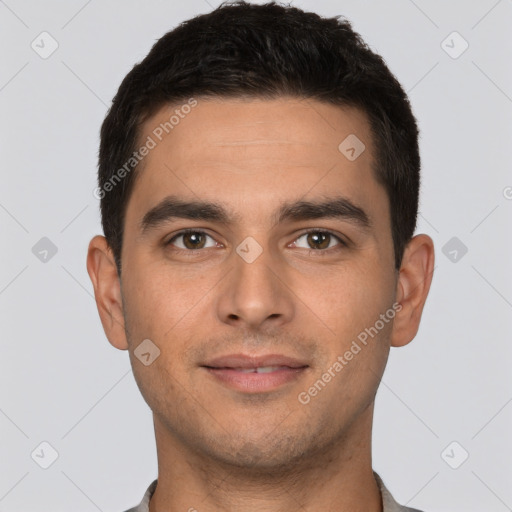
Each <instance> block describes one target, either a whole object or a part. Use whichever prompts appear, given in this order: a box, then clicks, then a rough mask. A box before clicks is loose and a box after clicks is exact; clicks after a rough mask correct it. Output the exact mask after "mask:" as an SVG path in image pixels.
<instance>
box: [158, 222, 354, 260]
mask: <svg viewBox="0 0 512 512" xmlns="http://www.w3.org/2000/svg"><path fill="white" fill-rule="evenodd" d="M189 233H194V234H200V235H206V236H209V237H210V238H212V239H213V237H212V236H211V235H209V234H208V233H206V232H205V231H201V230H197V229H192V228H188V229H184V230H182V231H179V232H178V233H176V234H175V235H174V236H173V237H172V238H170V239H169V240H168V241H167V242H165V243H164V245H165V246H166V247H167V246H169V245H171V244H172V242H174V241H175V240H176V239H177V238H179V237H180V236H183V235H186V234H189ZM309 233H316V234H322V235H330V236H331V237H333V238H335V239H336V240H337V241H338V242H339V245H338V246H335V247H330V248H328V249H304V250H306V251H307V254H308V255H312V253H314V255H315V256H326V255H329V254H331V251H337V250H341V249H343V248H346V247H348V244H347V243H346V242H345V241H344V240H342V239H341V238H340V237H339V236H338V235H335V234H334V233H333V232H332V231H328V230H325V229H315V228H311V229H308V230H306V231H303V232H302V233H301V234H300V235H298V236H297V238H296V239H295V240H294V242H295V241H297V240H298V239H299V238H301V237H303V236H304V235H307V234H309ZM292 243H293V242H292ZM340 246H341V247H340ZM207 249H212V247H207ZM201 250H202V249H195V250H194V249H180V248H173V251H174V252H177V253H186V254H187V255H190V256H192V254H190V253H194V252H200V251H201Z"/></svg>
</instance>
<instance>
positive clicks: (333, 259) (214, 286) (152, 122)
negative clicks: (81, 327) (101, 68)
mask: <svg viewBox="0 0 512 512" xmlns="http://www.w3.org/2000/svg"><path fill="white" fill-rule="evenodd" d="M197 101H198V103H197V106H195V107H194V108H192V109H190V112H189V113H188V114H187V115H186V116H183V118H181V117H180V120H179V123H177V124H176V125H174V126H173V128H172V130H170V131H169V134H165V132H164V135H165V136H163V137H162V140H161V141H159V140H158V138H157V137H155V135H154V133H155V132H154V130H155V128H157V127H158V126H159V125H160V123H165V122H166V121H168V120H169V117H170V115H171V114H172V113H173V110H175V109H176V108H179V105H177V106H176V105H173V106H172V108H170V107H166V108H164V109H162V110H160V111H159V112H158V113H157V114H155V115H154V116H153V117H152V118H151V119H149V120H147V121H146V123H145V124H144V126H143V129H142V132H141V135H140V140H141V141H146V140H147V137H148V136H150V137H152V139H154V141H155V142H156V146H155V147H154V148H153V149H151V150H150V152H149V154H148V155H147V156H146V157H145V159H144V162H143V165H142V168H139V170H138V171H137V172H139V171H140V174H139V175H138V177H137V181H136V183H135V186H134V189H133V193H132V196H131V198H130V201H129V203H128V205H127V211H126V218H125V226H124V240H123V249H122V265H123V270H122V276H121V282H120V292H121V297H122V315H123V318H121V319H120V321H121V323H122V322H123V321H124V323H125V326H126V339H121V338H122V335H120V334H119V335H117V334H116V335H114V334H112V335H111V336H109V339H110V340H111V342H112V343H113V344H115V346H117V347H118V348H128V349H129V352H130V358H131V362H132V365H133V372H134V375H135V378H136V380H137V383H138V385H139V387H140V389H141V392H142V394H143V396H144V398H145V400H146V401H147V403H148V404H149V406H150V407H151V409H152V410H153V413H154V419H155V426H156V428H157V429H159V430H160V431H165V432H166V435H167V436H168V438H169V439H170V440H173V442H175V443H179V444H180V445H181V446H185V447H190V448H191V449H192V447H193V450H194V451H195V452H200V453H203V454H206V455H208V456H209V457H213V458H215V459H217V460H222V461H225V462H228V463H232V464H237V465H245V466H247V465H251V467H256V466H261V467H271V466H276V465H280V464H287V463H290V462H291V461H293V460H295V459H299V458H300V457H304V455H307V454H312V453H314V452H318V451H320V450H325V449H327V448H328V447H329V446H331V445H332V444H333V443H335V442H336V441H338V440H340V439H343V438H344V437H347V436H348V435H349V433H350V432H354V431H356V430H357V429H359V430H360V431H361V432H363V431H364V432H366V433H368V429H369V428H370V423H371V412H372V406H373V400H374V396H375V393H376V389H377V387H378V384H379V379H380V377H381V376H382V373H383V370H384V367H385V364H386V360H387V357H388V353H389V347H390V340H391V336H392V333H393V322H394V321H393V317H394V316H395V314H397V313H396V311H395V309H393V304H394V303H395V301H396V300H397V290H398V281H399V279H398V273H397V272H396V271H395V269H394V253H393V243H392V237H391V225H390V211H389V204H388V198H387V195H386V192H385V190H384V188H383V187H382V185H380V184H379V183H378V182H377V180H376V178H375V173H374V171H373V169H372V166H373V165H374V164H375V162H374V159H373V155H374V154H375V149H374V145H373V143H372V136H371V133H370V127H369V124H368V121H367V119H366V117H365V116H364V114H362V113H361V112H360V111H358V110H356V109H353V108H340V107H335V106H332V105H327V104H323V103H320V102H316V101H313V100H307V101H306V100H300V99H279V100H242V99H229V100H220V99H216V100H211V99H210V100H203V99H201V98H198V100H197ZM158 133H160V132H158ZM348 136H351V138H350V139H349V142H350V141H351V142H352V143H351V144H348V143H345V144H348V147H347V146H346V145H342V146H341V149H340V148H339V146H340V144H341V143H342V142H343V141H344V140H345V139H346V138H347V137H348ZM354 136H356V137H357V139H359V141H361V142H362V143H363V144H364V146H365V149H364V151H363V152H362V153H361V154H360V155H359V156H357V149H358V148H360V147H362V146H357V144H359V143H357V144H356V145H355V143H354V140H356V139H354ZM350 147H354V148H355V151H352V150H351V149H350ZM354 156H357V158H355V159H354ZM348 157H350V158H348ZM166 200H167V203H165V201H166ZM183 203H196V204H183ZM199 203H208V204H207V205H206V206H204V207H203V208H200V207H198V204H199ZM185 230H187V231H186V232H185ZM398 295H400V293H398ZM399 299H400V297H398V300H399ZM383 316H384V317H385V318H383ZM104 325H105V323H104ZM112 329H114V328H112ZM112 332H113V331H112ZM369 332H370V333H371V335H370V334H368V333H369ZM363 333H366V340H365V341H366V343H363V341H362V340H363V339H365V335H364V334H363ZM123 335H124V331H123ZM113 338H116V341H113ZM147 339H149V340H151V342H150V345H148V346H150V347H153V345H154V346H156V347H158V349H159V351H160V355H159V356H158V357H157V358H156V359H154V360H153V361H152V362H151V363H150V364H148V365H147V366H146V365H145V364H143V363H142V362H141V361H140V360H139V358H138V357H136V349H137V347H138V346H139V345H140V344H141V342H142V341H143V340H147ZM146 343H148V342H146ZM354 343H355V345H354ZM356 346H358V347H359V350H357V348H355V347H356ZM151 350H154V348H153V349H151ZM146 352H147V350H146ZM150 352H151V351H150ZM151 353H152V354H153V352H151ZM350 354H352V356H350ZM145 357H146V359H147V361H150V360H152V359H153V357H154V356H151V355H150V356H145ZM336 363H337V364H336ZM257 367H259V368H260V370H257V371H256V372H255V370H254V369H255V368H257Z"/></svg>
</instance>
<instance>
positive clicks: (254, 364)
mask: <svg viewBox="0 0 512 512" xmlns="http://www.w3.org/2000/svg"><path fill="white" fill-rule="evenodd" d="M202 366H205V367H207V368H214V369H220V368H222V369H234V370H240V371H245V370H247V371H248V372H258V373H269V372H271V371H273V369H274V370H275V369H279V368H292V369H298V368H306V367H307V366H308V364H307V363H306V362H304V361H300V360H299V359H295V358H292V357H287V356H284V355H280V354H268V355H261V356H251V355H246V354H230V355H227V356H222V357H217V358H215V359H212V360H210V361H208V362H207V363H206V364H204V365H202Z"/></svg>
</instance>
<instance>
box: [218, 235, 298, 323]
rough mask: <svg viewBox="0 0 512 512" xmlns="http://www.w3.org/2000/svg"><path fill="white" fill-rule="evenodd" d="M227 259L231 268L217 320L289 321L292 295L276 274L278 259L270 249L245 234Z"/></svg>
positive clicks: (277, 273) (230, 321)
mask: <svg viewBox="0 0 512 512" xmlns="http://www.w3.org/2000/svg"><path fill="white" fill-rule="evenodd" d="M258 238H260V241H261V237H258ZM229 259H230V262H229V264H230V266H231V268H232V271H231V272H229V274H228V276H227V281H226V282H225V283H224V287H223V290H222V294H221V297H220V299H219V302H218V315H219V317H220V320H221V321H223V322H225V323H233V322H234V323H237V324H238V325H239V326H242V325H241V324H246V325H247V326H249V327H252V328H259V327H260V326H261V325H262V324H263V323H265V322H269V321H270V322H272V323H274V325H275V324H276V323H284V322H287V321H290V319H291V317H292V315H293V302H292V297H291V294H290V292H289V290H288V289H287V287H286V286H285V285H284V284H283V282H282V279H283V278H284V276H282V277H281V276H279V274H280V273H281V272H279V267H280V263H279V260H278V259H275V258H273V256H272V251H270V250H269V249H268V248H267V246H266V245H265V244H260V243H259V242H258V241H257V240H256V238H254V237H251V236H249V237H247V238H245V239H244V240H242V242H241V243H240V244H239V245H238V246H237V247H236V249H235V250H234V251H233V253H232V254H231V255H230V258H229Z"/></svg>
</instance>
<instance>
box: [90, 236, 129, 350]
mask: <svg viewBox="0 0 512 512" xmlns="http://www.w3.org/2000/svg"><path fill="white" fill-rule="evenodd" d="M87 272H88V274H89V277H90V278H91V281H92V284H93V286H94V297H95V299H96V306H97V308H98V313H99V315H100V319H101V323H102V325H103V330H104V331H105V334H106V336H107V338H108V341H109V342H110V343H111V344H112V345H113V346H114V347H116V348H118V349H119V350H127V349H128V341H127V339H126V331H125V326H124V315H123V301H122V296H121V283H120V280H119V275H118V273H117V267H116V264H115V259H114V255H113V253H112V250H111V249H110V247H109V245H108V243H107V239H106V238H105V237H104V236H101V235H96V236H95V237H94V238H93V239H92V240H91V241H90V242H89V249H88V250H87Z"/></svg>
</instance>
